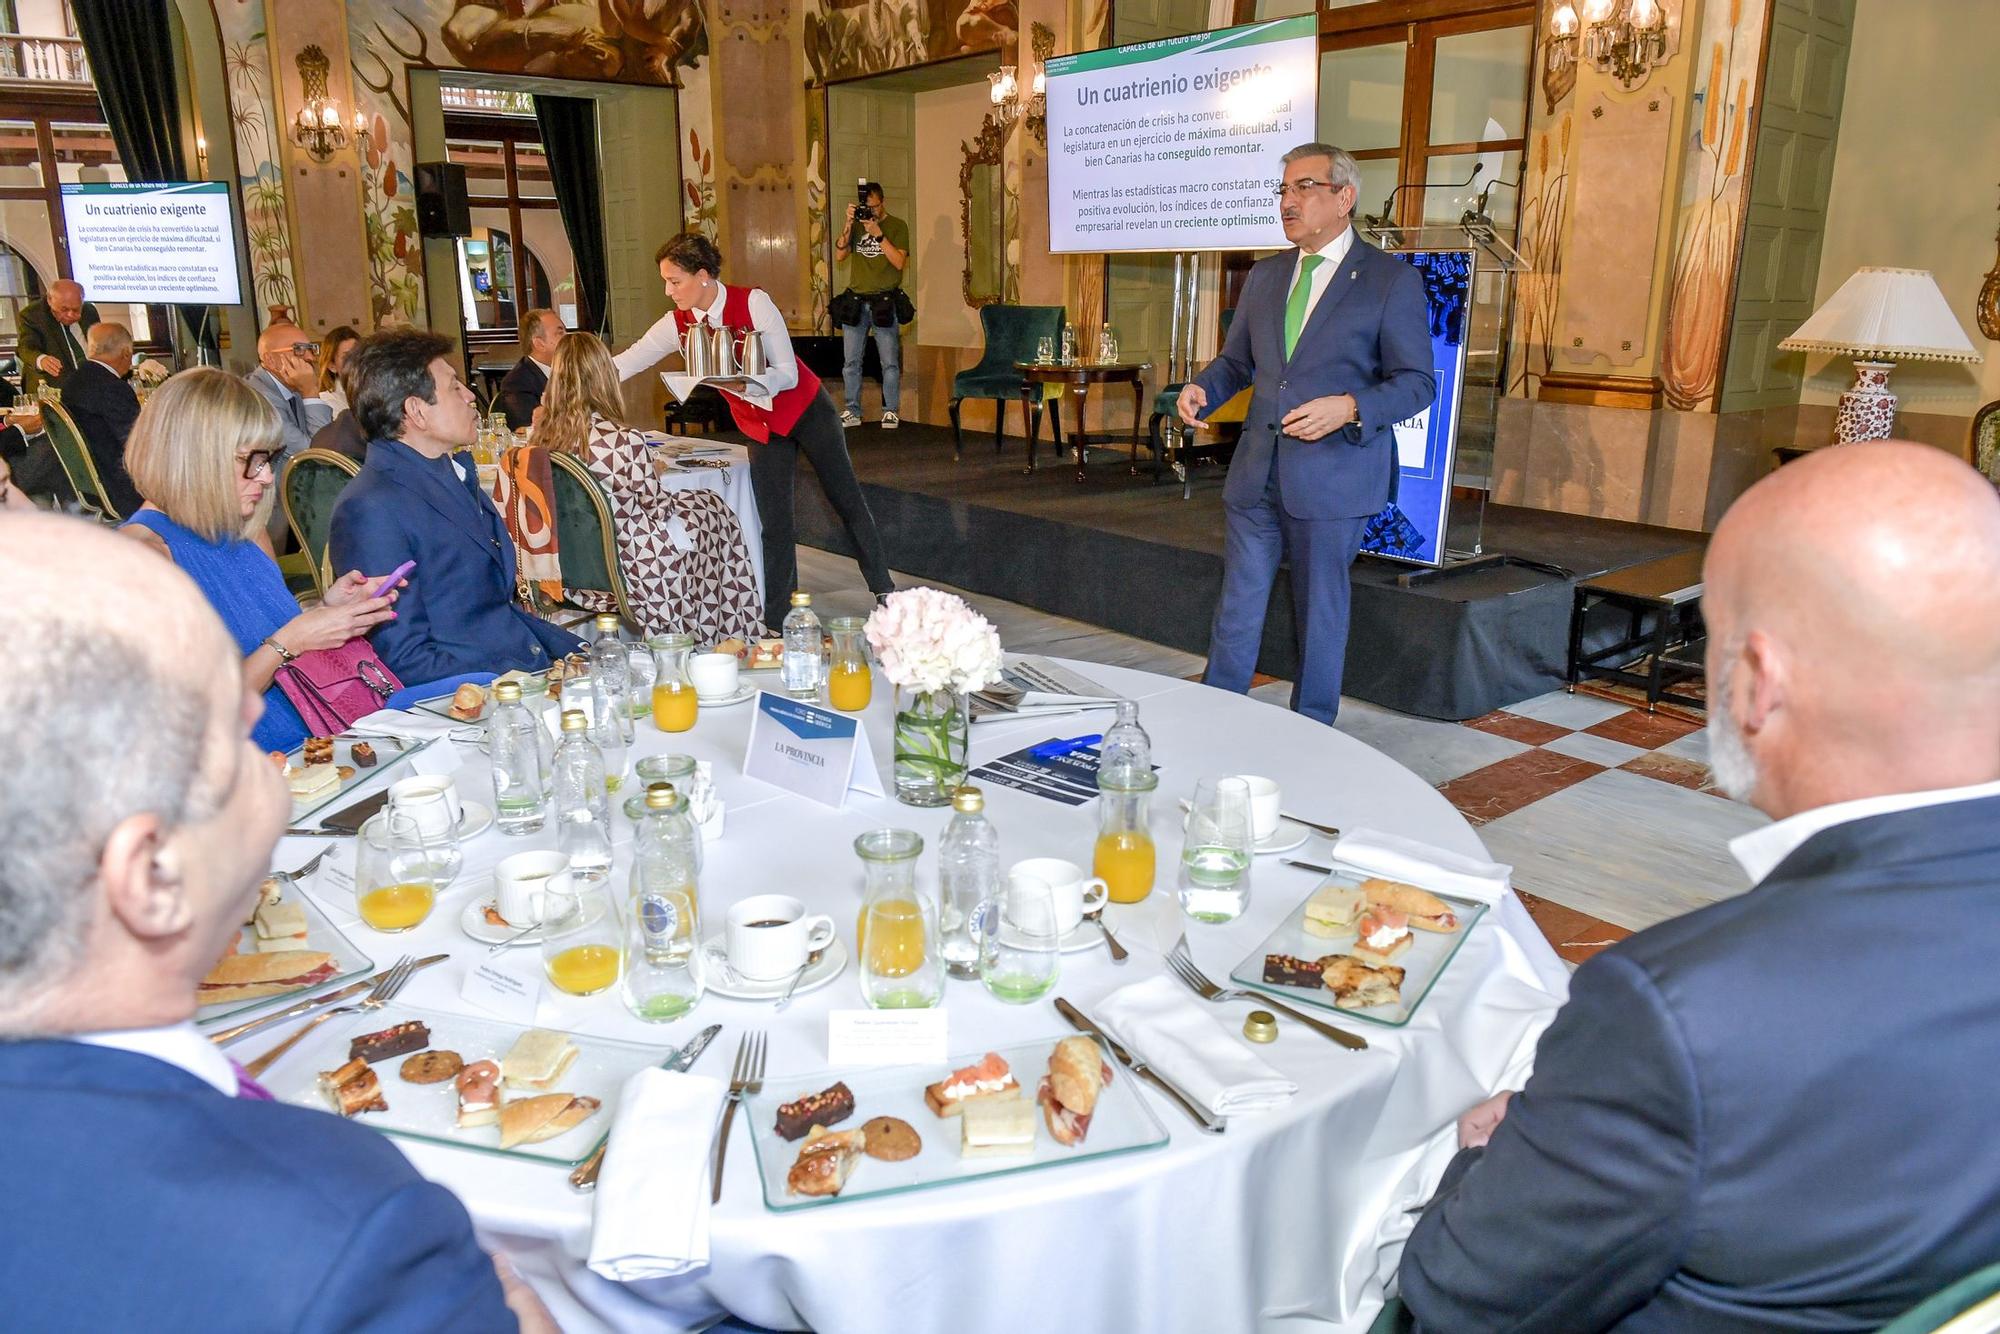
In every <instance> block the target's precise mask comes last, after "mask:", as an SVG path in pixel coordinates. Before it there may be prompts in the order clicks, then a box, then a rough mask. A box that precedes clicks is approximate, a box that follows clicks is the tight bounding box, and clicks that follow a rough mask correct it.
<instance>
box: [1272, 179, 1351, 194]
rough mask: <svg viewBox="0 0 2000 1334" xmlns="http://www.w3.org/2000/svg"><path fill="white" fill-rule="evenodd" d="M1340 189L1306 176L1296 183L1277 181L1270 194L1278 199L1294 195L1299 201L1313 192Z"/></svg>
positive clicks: (1329, 182) (1327, 182)
mask: <svg viewBox="0 0 2000 1334" xmlns="http://www.w3.org/2000/svg"><path fill="white" fill-rule="evenodd" d="M1340 188H1341V187H1340V186H1338V185H1335V184H1334V183H1333V182H1332V181H1315V180H1313V179H1312V178H1311V177H1309V176H1308V177H1305V178H1303V179H1300V180H1296V181H1279V182H1278V183H1277V184H1276V185H1274V186H1272V187H1271V193H1272V194H1274V195H1276V196H1277V197H1278V198H1280V199H1284V198H1286V197H1287V196H1289V195H1293V194H1296V195H1297V196H1298V197H1299V198H1300V199H1304V198H1305V197H1306V196H1307V195H1308V194H1311V193H1312V192H1313V191H1314V190H1338V189H1340Z"/></svg>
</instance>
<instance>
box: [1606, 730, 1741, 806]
mask: <svg viewBox="0 0 2000 1334" xmlns="http://www.w3.org/2000/svg"><path fill="white" fill-rule="evenodd" d="M1609 744H1612V745H1616V744H1617V743H1616V742H1611V743H1609ZM1615 767H1616V768H1620V769H1623V770H1624V771H1625V772H1626V773H1628V774H1644V775H1645V776H1646V777H1648V778H1657V779H1659V780H1660V781H1661V782H1662V783H1672V784H1674V786H1676V787H1684V788H1687V789H1689V790H1690V791H1694V792H1710V793H1714V794H1715V795H1716V796H1721V795H1722V793H1721V791H1720V789H1718V788H1717V787H1716V786H1715V775H1713V774H1711V773H1710V772H1709V771H1708V766H1707V765H1706V764H1701V763H1699V762H1697V761H1695V760H1690V759H1687V758H1685V757H1684V756H1680V755H1662V754H1660V753H1659V752H1658V751H1651V750H1649V751H1644V752H1642V753H1641V754H1639V755H1637V756H1636V757H1634V758H1632V759H1629V760H1626V761H1625V762H1624V763H1622V764H1619V765H1617V766H1615Z"/></svg>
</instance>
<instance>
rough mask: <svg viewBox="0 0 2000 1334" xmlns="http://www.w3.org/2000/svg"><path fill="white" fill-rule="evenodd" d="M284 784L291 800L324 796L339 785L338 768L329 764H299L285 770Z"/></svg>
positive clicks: (306, 799)
mask: <svg viewBox="0 0 2000 1334" xmlns="http://www.w3.org/2000/svg"><path fill="white" fill-rule="evenodd" d="M285 785H286V786H287V787H289V788H291V790H292V800H293V801H309V800H311V799H312V798H314V797H321V796H325V795H326V794H327V793H329V792H331V791H333V789H335V788H336V787H339V786H340V770H338V769H336V768H334V767H333V766H332V765H331V764H307V765H299V766H295V767H293V768H289V769H287V770H285Z"/></svg>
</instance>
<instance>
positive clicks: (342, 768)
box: [334, 764, 354, 783]
mask: <svg viewBox="0 0 2000 1334" xmlns="http://www.w3.org/2000/svg"><path fill="white" fill-rule="evenodd" d="M334 772H335V773H337V774H339V775H340V781H341V782H343V783H345V782H346V781H347V780H348V779H350V778H352V777H354V766H353V765H351V764H337V765H335V766H334Z"/></svg>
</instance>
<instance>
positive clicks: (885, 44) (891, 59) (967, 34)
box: [805, 0, 1020, 83]
mask: <svg viewBox="0 0 2000 1334" xmlns="http://www.w3.org/2000/svg"><path fill="white" fill-rule="evenodd" d="M1019 26H1020V16H1019V14H1018V13H1017V11H1016V9H1015V0H807V2H806V6H805V49H806V75H807V77H808V78H809V79H810V80H811V81H812V82H814V83H828V82H831V81H833V80H836V79H851V78H854V77H856V76H858V75H864V74H882V73H885V72H887V71H889V70H894V69H902V68H905V67H906V66H910V65H921V64H924V63H925V62H927V61H932V60H942V59H945V58H946V57H948V56H956V55H964V54H967V53H970V52H974V51H997V50H1000V49H1002V48H1005V47H1011V46H1013V45H1014V42H1015V32H1016V29H1018V28H1019Z"/></svg>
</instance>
